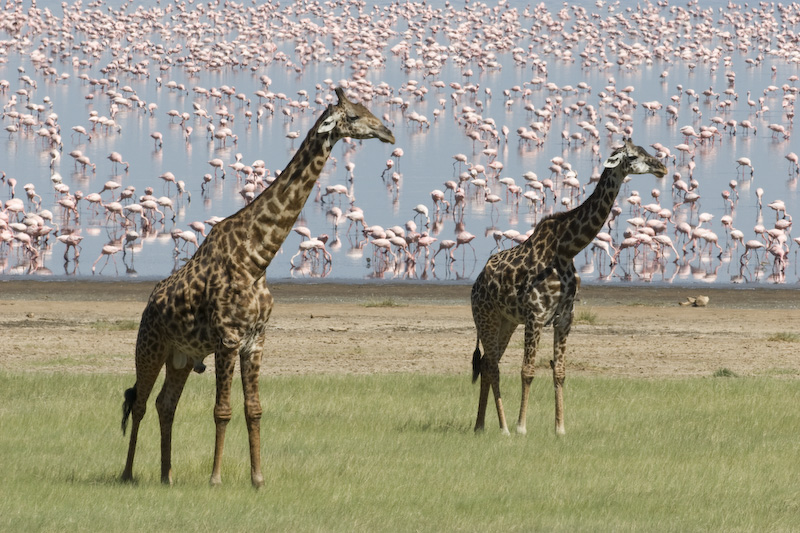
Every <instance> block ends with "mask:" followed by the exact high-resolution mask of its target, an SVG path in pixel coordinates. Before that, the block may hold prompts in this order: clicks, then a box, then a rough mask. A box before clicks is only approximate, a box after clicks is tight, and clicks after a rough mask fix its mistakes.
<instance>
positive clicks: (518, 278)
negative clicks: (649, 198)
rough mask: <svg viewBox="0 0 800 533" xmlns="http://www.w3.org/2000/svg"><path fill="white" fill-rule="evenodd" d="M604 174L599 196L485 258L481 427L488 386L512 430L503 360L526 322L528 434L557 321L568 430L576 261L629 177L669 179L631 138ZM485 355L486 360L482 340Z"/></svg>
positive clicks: (477, 315) (476, 296) (476, 302)
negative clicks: (538, 367) (542, 352)
mask: <svg viewBox="0 0 800 533" xmlns="http://www.w3.org/2000/svg"><path fill="white" fill-rule="evenodd" d="M603 166H604V167H605V168H604V169H603V174H602V176H601V177H600V181H598V183H597V186H596V188H595V190H594V192H592V194H591V195H590V196H589V197H588V198H587V199H586V201H584V202H583V203H582V204H581V205H579V206H578V207H576V208H575V209H572V210H570V211H565V212H560V213H556V214H554V215H552V216H550V217H548V218H545V219H543V220H542V221H541V222H540V223H539V224H538V225H537V226H536V230H535V231H534V232H533V234H532V235H531V236H530V237H529V238H528V239H527V240H526V241H525V242H523V243H522V244H520V245H518V246H516V247H514V248H510V249H508V250H503V251H501V252H498V253H496V254H495V255H493V256H492V257H490V258H489V260H488V261H487V262H486V266H485V267H484V268H483V270H482V271H481V273H480V274H479V275H478V278H477V279H476V280H475V283H474V285H473V286H472V295H471V299H472V316H473V319H474V320H475V327H476V328H477V330H478V341H477V344H476V347H475V353H474V355H473V358H472V369H473V378H472V380H473V382H474V381H476V380H477V379H478V376H480V377H481V390H480V398H479V402H478V418H477V421H476V422H475V431H479V430H482V429H483V426H484V420H485V418H486V403H487V400H488V395H489V388H490V387H491V389H492V391H493V392H494V399H495V406H496V407H497V416H498V418H499V419H500V429H501V431H502V432H503V433H506V434H507V433H508V426H507V425H506V417H505V413H504V412H503V402H502V400H501V397H500V371H499V367H498V363H499V362H500V358H501V357H502V356H503V352H504V351H505V349H506V346H507V345H508V341H509V339H511V335H512V334H513V333H514V330H515V329H516V328H517V326H518V325H519V324H525V349H524V350H525V351H524V355H523V360H522V372H521V374H522V400H521V403H520V409H519V419H518V421H517V432H519V433H525V432H526V427H525V419H526V410H527V406H528V393H529V391H530V385H531V381H533V376H534V363H535V358H536V349H537V346H538V344H539V338H540V337H541V334H542V328H543V327H544V326H546V325H548V324H551V323H552V324H553V329H554V330H555V332H554V342H553V345H554V349H553V360H551V361H550V366H551V367H552V369H553V384H554V386H555V402H556V420H555V429H556V433H557V434H563V433H564V400H563V386H564V378H565V375H566V371H565V362H564V352H565V348H566V341H567V335H569V331H570V327H571V326H572V308H573V304H574V302H575V295H576V293H577V291H578V286H579V285H580V278H579V277H578V275H577V273H576V272H575V266H574V264H573V258H574V257H575V256H576V255H577V254H578V252H580V251H581V250H583V249H584V248H585V247H586V246H587V245H588V244H589V243H590V242H591V241H592V239H594V238H595V236H596V235H597V233H598V232H599V231H600V229H601V228H602V226H603V224H605V222H606V219H607V218H608V214H609V213H610V211H611V208H612V207H613V205H614V200H615V199H616V197H617V194H618V193H619V189H620V187H621V186H622V181H623V180H624V179H625V177H626V176H627V175H628V174H648V173H649V174H654V175H656V176H658V177H659V178H660V177H663V176H664V175H665V174H666V172H667V169H666V167H665V166H664V165H663V164H662V163H661V162H660V161H659V160H658V159H656V158H654V157H653V156H651V155H650V154H648V153H647V152H646V151H645V150H644V149H643V148H641V147H639V146H635V145H634V144H633V143H632V142H631V141H630V139H625V141H624V144H623V146H622V147H620V148H618V149H617V150H615V151H614V152H613V153H612V154H611V156H610V157H609V158H608V159H607V160H606V161H605V163H604V164H603ZM481 344H483V349H484V354H483V356H482V357H481V352H480V345H481Z"/></svg>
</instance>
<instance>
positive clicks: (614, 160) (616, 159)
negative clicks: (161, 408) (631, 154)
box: [603, 150, 625, 168]
mask: <svg viewBox="0 0 800 533" xmlns="http://www.w3.org/2000/svg"><path fill="white" fill-rule="evenodd" d="M623 157H625V152H623V151H622V150H620V151H619V152H617V153H616V154H611V157H609V158H608V159H606V162H605V163H603V166H604V167H606V168H614V167H616V166H617V165H619V163H620V161H622V158H623Z"/></svg>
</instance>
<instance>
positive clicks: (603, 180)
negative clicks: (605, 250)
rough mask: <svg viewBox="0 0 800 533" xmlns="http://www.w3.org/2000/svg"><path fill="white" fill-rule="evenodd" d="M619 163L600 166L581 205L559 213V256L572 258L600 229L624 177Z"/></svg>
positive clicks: (557, 230)
mask: <svg viewBox="0 0 800 533" xmlns="http://www.w3.org/2000/svg"><path fill="white" fill-rule="evenodd" d="M620 166H621V165H620ZM620 166H617V167H615V168H605V169H603V174H602V175H601V176H600V181H598V182H597V186H596V187H595V189H594V191H592V194H591V195H589V197H588V198H587V199H586V200H585V201H584V202H583V203H582V204H581V205H579V206H578V207H576V208H575V209H572V210H570V211H567V212H565V213H564V214H563V215H561V217H560V218H561V220H560V221H559V223H558V224H557V229H556V232H557V239H558V247H559V248H558V253H559V255H561V256H564V257H569V258H572V257H575V256H576V255H578V253H579V252H580V251H581V250H583V249H584V248H586V247H587V246H588V245H589V243H591V242H592V239H594V238H595V237H596V236H597V233H598V232H599V231H600V230H601V229H602V227H603V224H605V222H606V219H608V214H609V213H610V212H611V208H612V207H613V206H614V201H615V200H616V198H617V194H619V190H620V187H621V186H622V180H623V179H625V174H624V173H622V172H620V171H619V169H620Z"/></svg>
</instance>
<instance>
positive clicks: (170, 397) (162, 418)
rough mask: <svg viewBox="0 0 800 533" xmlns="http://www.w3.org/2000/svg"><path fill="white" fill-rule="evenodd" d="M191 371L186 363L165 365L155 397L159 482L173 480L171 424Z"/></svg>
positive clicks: (170, 483) (169, 483) (166, 483)
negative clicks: (164, 374)
mask: <svg viewBox="0 0 800 533" xmlns="http://www.w3.org/2000/svg"><path fill="white" fill-rule="evenodd" d="M191 371H192V367H191V365H188V364H187V365H186V366H184V367H182V368H175V367H174V366H173V365H167V375H166V377H165V378H164V384H163V385H162V387H161V392H159V394H158V398H156V410H157V411H158V420H159V422H160V424H161V482H162V483H164V484H165V485H172V482H173V479H172V424H173V422H174V420H175V409H176V408H177V406H178V400H179V399H180V397H181V394H182V393H183V387H184V386H185V385H186V379H187V378H188V377H189V373H190V372H191Z"/></svg>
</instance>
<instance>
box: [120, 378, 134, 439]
mask: <svg viewBox="0 0 800 533" xmlns="http://www.w3.org/2000/svg"><path fill="white" fill-rule="evenodd" d="M134 402H136V385H134V386H133V387H131V388H130V389H128V390H126V391H125V401H124V402H122V434H123V435H124V434H125V430H126V429H128V417H129V416H130V415H131V411H132V410H133V404H134Z"/></svg>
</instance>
